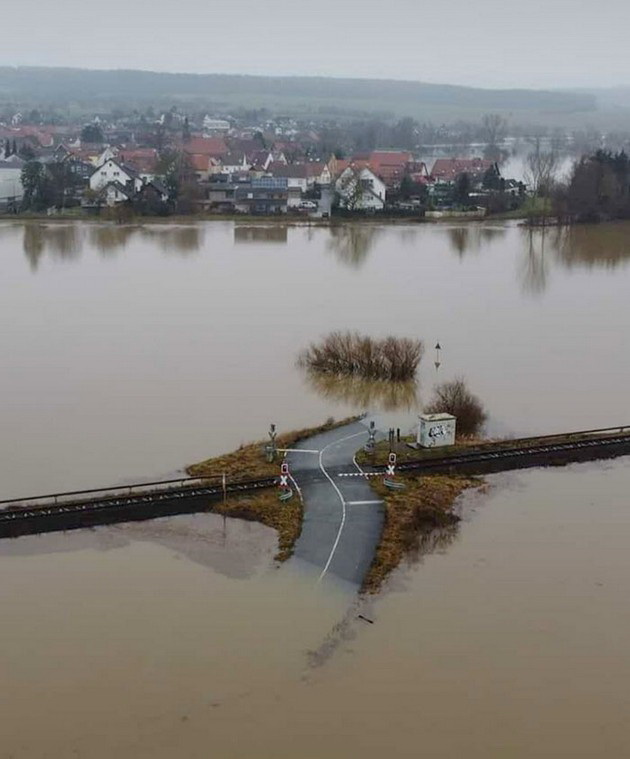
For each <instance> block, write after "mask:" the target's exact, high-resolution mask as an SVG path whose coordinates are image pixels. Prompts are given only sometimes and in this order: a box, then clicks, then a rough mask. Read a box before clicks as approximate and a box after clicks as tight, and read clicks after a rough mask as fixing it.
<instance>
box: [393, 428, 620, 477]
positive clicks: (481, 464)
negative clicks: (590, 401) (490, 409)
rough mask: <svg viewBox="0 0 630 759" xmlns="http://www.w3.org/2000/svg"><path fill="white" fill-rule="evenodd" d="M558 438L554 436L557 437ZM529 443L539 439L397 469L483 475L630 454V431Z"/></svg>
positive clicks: (415, 463) (411, 464)
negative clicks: (479, 473)
mask: <svg viewBox="0 0 630 759" xmlns="http://www.w3.org/2000/svg"><path fill="white" fill-rule="evenodd" d="M558 437H559V436H554V438H558ZM539 439H540V438H539ZM527 440H535V438H533V439H527V438H526V439H524V441H521V445H516V446H510V447H494V448H488V449H484V450H474V451H469V452H462V453H459V454H455V455H452V454H451V455H447V456H443V457H439V458H430V459H427V458H425V459H416V460H411V461H405V462H402V463H400V464H398V466H397V470H398V471H401V472H406V471H424V472H435V473H438V472H452V471H453V470H454V469H461V470H465V471H466V472H470V471H471V470H473V469H478V470H479V471H480V472H483V471H505V470H508V469H521V468H526V467H529V466H541V465H543V466H544V465H553V464H557V463H570V462H571V461H587V460H594V459H598V458H611V457H614V456H622V455H627V454H630V432H628V433H621V434H618V435H607V436H602V437H593V438H583V439H580V440H566V441H564V442H562V441H560V440H557V441H556V442H551V441H550V442H547V443H538V444H537V443H532V442H530V443H527V442H525V441H527Z"/></svg>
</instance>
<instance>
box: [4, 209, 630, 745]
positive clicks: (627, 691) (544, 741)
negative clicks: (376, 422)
mask: <svg viewBox="0 0 630 759" xmlns="http://www.w3.org/2000/svg"><path fill="white" fill-rule="evenodd" d="M629 232H630V226H628V225H623V224H619V225H609V226H601V227H582V228H579V229H574V230H571V231H569V232H566V231H563V232H559V231H557V230H546V231H545V232H544V233H543V232H542V231H540V230H538V231H535V232H534V233H533V234H530V233H529V232H527V231H525V230H523V229H520V228H518V227H517V226H516V225H511V224H509V225H499V224H495V225H487V226H486V225H484V226H479V225H470V226H459V225H445V226H421V227H420V226H419V227H415V226H400V227H399V226H391V227H385V226H367V225H363V226H358V225H354V226H353V225H349V226H342V227H338V228H333V229H326V228H310V229H309V228H305V227H267V226H265V225H255V224H254V225H238V226H236V227H235V226H234V225H232V224H228V223H226V224H222V223H221V224H218V223H217V224H200V225H196V226H166V225H165V226H160V225H150V226H146V227H116V226H98V225H83V226H81V225H70V224H67V225H66V224H63V225H57V224H50V225H40V224H27V225H22V224H6V225H2V226H0V251H1V252H0V295H1V297H0V310H1V313H2V319H1V320H0V325H1V326H0V355H2V356H3V358H4V361H3V368H2V372H1V373H0V392H1V397H2V398H3V399H4V402H3V404H2V407H1V408H0V423H1V424H2V430H3V435H2V439H1V440H0V483H2V495H3V496H4V497H10V496H11V495H20V494H24V493H25V492H26V493H37V492H48V491H51V490H55V489H57V488H73V487H81V486H86V487H87V486H95V485H99V484H112V483H113V482H120V481H131V480H141V479H143V478H147V477H153V476H155V475H160V474H168V473H170V472H172V471H173V470H175V469H177V468H178V467H181V466H183V465H184V464H186V463H189V462H191V461H194V460H196V459H200V458H203V457H205V456H207V455H211V454H213V453H217V452H220V451H222V450H227V449H229V448H231V447H233V446H235V445H237V444H238V443H239V442H241V441H246V440H249V439H252V438H255V437H263V436H264V434H265V431H266V429H267V426H268V424H269V422H271V421H274V422H276V423H277V424H278V426H279V427H280V428H281V429H288V428H293V427H297V426H303V425H307V424H316V423H318V422H320V421H321V420H322V419H323V418H326V417H327V416H330V415H333V416H335V417H341V416H343V415H345V414H348V413H350V412H353V411H356V410H362V407H363V406H364V405H365V404H368V403H369V404H373V405H374V406H376V407H379V406H380V408H382V409H383V411H384V412H386V413H387V414H391V413H392V409H393V408H394V407H398V411H397V412H395V413H396V414H398V415H399V418H400V419H404V420H405V423H406V424H407V425H408V426H409V427H411V425H412V423H413V414H414V407H415V405H416V404H417V403H419V402H422V401H423V400H426V399H427V398H428V397H430V395H431V390H432V387H433V385H434V383H435V381H436V379H437V380H441V379H447V378H450V377H453V376H456V375H458V374H465V375H466V377H467V379H468V381H469V383H470V385H471V387H472V388H473V389H474V391H475V392H477V393H478V394H479V395H480V397H481V398H482V399H484V401H485V402H486V404H487V406H488V408H489V410H490V412H491V429H492V430H494V431H495V432H497V433H502V434H505V433H515V434H524V433H529V432H541V433H542V432H552V431H558V430H566V429H585V428H590V427H603V426H608V425H618V424H621V423H628V421H630V420H628V419H627V418H624V413H625V411H624V409H625V408H626V405H627V404H626V398H627V387H628V379H629V376H630V371H629V370H630V356H629V354H628V350H627V340H626V333H627V327H628V316H627V294H628V292H630V267H629V266H628V263H629V262H630V245H629V244H628V240H629V239H630V237H629V235H628V233H629ZM344 328H352V329H358V330H361V331H365V332H369V333H372V334H377V335H381V334H387V333H389V332H392V333H395V334H408V335H410V336H417V337H420V338H422V339H424V340H425V342H426V345H427V353H426V356H425V359H424V363H423V368H422V371H421V374H420V378H419V388H418V399H417V400H416V401H414V400H413V398H412V399H410V398H409V393H408V388H407V389H406V390H405V391H404V392H402V391H401V393H400V394H399V395H397V396H396V397H392V395H391V394H389V395H388V394H383V395H381V394H380V393H379V392H377V391H372V390H370V389H369V388H365V387H364V386H359V387H358V388H354V387H352V386H347V387H344V388H343V389H340V390H336V389H334V388H330V387H328V386H325V385H324V386H322V385H321V384H318V383H314V382H313V381H312V378H309V377H307V376H304V375H303V374H302V373H301V370H299V369H298V368H297V367H296V366H295V357H296V355H297V353H298V352H299V350H301V349H302V348H303V347H304V346H305V344H306V343H308V342H309V341H310V340H315V339H317V338H319V337H320V336H321V335H322V334H324V333H326V332H327V331H329V330H331V329H344ZM437 340H439V341H440V343H441V345H442V348H443V350H442V355H441V361H442V366H441V367H440V369H439V373H436V370H435V368H434V367H433V363H432V362H433V360H434V356H433V351H432V347H433V345H434V344H435V342H436V341H437ZM388 418H389V417H388ZM401 423H402V422H401ZM488 483H489V489H488V492H486V493H480V492H476V493H474V494H469V495H468V496H466V497H465V498H464V499H463V500H462V502H461V504H460V508H461V510H462V515H463V517H464V519H463V522H462V523H461V524H460V526H459V528H458V530H457V531H456V532H450V533H445V534H438V535H434V536H432V538H431V539H430V540H427V541H425V545H423V546H422V549H421V551H420V552H419V554H418V555H417V556H415V557H414V558H413V559H412V560H411V561H410V562H409V564H408V565H406V566H404V567H401V568H400V570H399V571H397V572H396V573H395V574H394V576H393V577H392V578H391V581H390V582H389V583H388V586H387V588H386V591H385V592H384V593H382V594H381V595H380V596H379V597H377V598H376V599H373V600H369V601H357V600H356V598H355V597H354V595H353V593H352V592H351V590H349V589H347V588H345V587H342V586H336V585H327V586H317V587H316V586H314V585H313V584H312V581H311V579H310V578H308V577H305V576H302V575H300V574H299V573H298V572H296V571H294V570H293V568H292V565H291V564H289V565H285V566H283V567H281V568H278V567H276V566H275V564H274V563H273V560H272V557H273V554H274V552H275V539H274V534H273V532H272V531H270V530H269V529H267V528H264V527H262V526H260V525H255V524H246V523H242V522H239V521H236V520H223V519H221V518H220V517H217V516H213V515H197V516H182V517H173V518H169V519H163V520H155V521H153V522H149V523H143V524H130V525H122V526H116V527H103V528H96V529H94V530H85V531H76V532H73V533H67V534H59V535H47V536H31V537H24V538H19V539H16V540H10V541H8V540H7V541H0V576H1V577H2V583H0V608H1V609H2V625H1V626H0V682H1V684H2V688H1V690H0V694H1V695H0V757H2V759H5V757H15V758H16V759H17V758H19V759H21V758H22V757H25V758H26V757H27V758H28V759H31V757H36V758H39V757H54V758H56V757H72V756H78V757H90V758H91V757H94V758H95V759H101V757H103V758H105V757H111V756H118V757H125V758H126V757H133V758H134V759H136V758H143V757H157V758H158V759H160V758H161V757H165V758H166V757H186V759H188V757H191V758H193V757H207V756H217V757H222V758H223V757H226V758H228V759H231V758H232V757H233V758H234V759H241V758H242V757H250V756H251V757H262V758H263V759H265V758H266V757H269V759H271V757H274V758H277V759H284V758H285V757H286V759H289V757H295V756H299V757H304V758H306V759H311V757H312V758H313V759H316V758H317V759H320V758H321V757H332V758H333V759H336V758H337V757H339V758H340V759H341V758H342V757H343V758H345V757H349V756H359V755H361V756H365V757H367V759H371V757H374V758H376V757H379V758H380V757H382V756H384V755H385V756H401V757H407V756H409V757H413V756H429V757H448V759H451V758H453V759H454V758H455V757H460V756H463V755H466V756H469V757H472V758H473V759H477V757H478V758H479V759H482V758H483V759H487V758H488V757H497V758H499V757H501V758H503V757H517V758H518V757H523V758H525V757H534V756H536V757H538V756H541V757H542V756H549V757H562V756H567V757H569V756H570V757H593V756H606V757H622V756H627V755H629V754H630V731H629V730H628V728H627V713H628V708H629V707H630V703H629V702H630V644H629V643H628V641H629V640H630V611H629V608H628V604H627V595H628V579H627V578H628V577H629V576H630V551H629V550H628V546H629V544H630V510H629V507H628V501H627V493H628V490H629V486H630V474H629V472H628V463H627V459H619V460H617V461H614V462H606V463H595V464H583V465H575V466H571V467H567V468H562V469H554V470H532V471H527V472H519V473H518V474H506V475H496V476H492V477H489V478H488ZM358 614H362V615H363V616H365V617H367V618H368V619H370V620H372V621H373V624H369V623H368V622H366V621H364V620H362V619H360V618H358Z"/></svg>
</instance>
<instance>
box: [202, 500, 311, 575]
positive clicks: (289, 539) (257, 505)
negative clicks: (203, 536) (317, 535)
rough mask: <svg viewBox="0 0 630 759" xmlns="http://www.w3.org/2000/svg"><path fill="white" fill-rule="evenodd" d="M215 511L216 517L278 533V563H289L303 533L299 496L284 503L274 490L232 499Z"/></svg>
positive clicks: (217, 507)
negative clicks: (265, 526) (262, 527)
mask: <svg viewBox="0 0 630 759" xmlns="http://www.w3.org/2000/svg"><path fill="white" fill-rule="evenodd" d="M211 508H212V511H213V512H214V513H216V514H223V515H225V516H228V517H233V518H236V519H246V520H248V521H250V522H260V523H261V524H264V525H267V527H273V528H274V530H276V531H277V533H278V553H277V554H276V556H275V559H276V561H286V560H287V559H288V558H289V557H290V556H291V554H292V553H293V547H294V546H295V541H296V540H297V539H298V538H299V537H300V532H301V531H302V515H303V511H302V502H301V501H300V499H299V498H298V496H297V493H296V494H295V495H294V496H293V498H292V499H291V500H290V501H287V502H286V503H281V502H280V501H279V500H278V492H277V490H276V489H275V488H274V489H273V490H271V489H270V490H267V491H266V492H264V493H258V494H257V495H255V496H240V497H238V498H229V499H228V500H227V502H226V503H225V504H223V503H217V504H213V505H212V507H211Z"/></svg>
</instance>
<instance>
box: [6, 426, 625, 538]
mask: <svg viewBox="0 0 630 759" xmlns="http://www.w3.org/2000/svg"><path fill="white" fill-rule="evenodd" d="M613 429H614V430H615V431H616V432H615V434H611V432H610V430H586V431H584V432H580V433H571V434H569V435H565V436H561V435H553V436H547V437H543V438H540V437H539V438H523V439H520V440H513V441H510V442H511V444H508V443H503V444H501V443H499V444H496V445H494V446H493V445H487V446H485V447H483V448H481V449H475V450H471V451H460V452H459V453H455V454H447V455H444V456H439V457H434V458H426V457H425V458H419V459H415V460H409V461H404V462H400V463H399V464H398V465H397V467H396V469H397V471H398V472H401V473H404V472H418V473H422V472H425V473H427V474H440V473H458V472H461V473H466V474H484V473H491V472H500V471H507V470H510V469H524V468H527V467H534V466H552V465H561V464H567V463H571V462H577V461H592V460H595V459H604V458H612V457H615V456H623V455H630V428H629V427H617V428H613ZM577 435H579V436H580V437H579V439H571V438H572V437H573V438H575V437H576V436H577ZM589 435H591V436H590V437H589ZM334 474H337V475H339V474H343V473H341V472H334ZM366 474H367V475H371V476H379V475H381V474H382V475H384V474H385V468H373V469H372V471H368V472H367V473H366ZM346 476H347V475H346ZM353 476H360V475H357V474H356V473H353ZM278 481H279V480H278V478H276V477H266V478H262V479H257V480H240V481H236V482H228V483H226V484H225V487H224V485H223V482H222V480H221V477H220V476H219V477H208V478H203V479H201V478H187V479H180V480H165V481H160V482H153V483H145V484H138V485H128V486H119V487H116V488H109V489H97V490H86V491H73V492H70V493H57V494H50V495H46V496H36V497H34V498H26V499H11V500H5V501H0V538H1V537H12V536H16V535H21V534H29V533H37V532H48V531H54V530H63V529H75V528H78V527H87V526H92V525H96V524H112V523H116V522H124V521H132V520H140V519H151V518H155V517H158V516H168V515H173V514H181V513H193V512H199V511H204V510H206V509H207V507H208V505H209V503H211V502H216V501H219V500H221V499H222V498H223V497H224V495H239V494H245V493H251V492H256V491H259V490H263V489H265V488H271V487H274V486H275V485H277V484H278ZM148 487H153V488H154V489H150V490H147V488H148ZM156 487H157V488H158V489H155V488H156ZM134 490H135V491H136V492H134ZM113 491H122V492H118V493H116V494H113ZM60 499H61V500H60ZM42 501H47V502H46V503H41V502H42ZM50 501H52V502H50Z"/></svg>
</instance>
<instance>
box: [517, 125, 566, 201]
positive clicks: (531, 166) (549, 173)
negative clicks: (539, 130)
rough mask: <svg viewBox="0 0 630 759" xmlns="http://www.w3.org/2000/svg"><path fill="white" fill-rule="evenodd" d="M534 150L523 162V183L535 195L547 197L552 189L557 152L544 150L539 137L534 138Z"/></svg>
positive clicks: (556, 165) (557, 163)
mask: <svg viewBox="0 0 630 759" xmlns="http://www.w3.org/2000/svg"><path fill="white" fill-rule="evenodd" d="M533 145H534V149H533V150H532V152H531V153H529V155H528V156H527V159H526V161H525V166H526V170H525V182H526V183H527V184H528V185H529V187H530V189H532V190H533V192H534V194H535V195H539V196H541V195H549V194H550V192H551V189H552V187H553V184H554V181H555V178H556V173H557V171H558V166H559V164H560V158H559V156H558V153H557V151H555V150H553V149H550V150H544V148H543V145H542V141H541V139H540V137H536V138H534V141H533Z"/></svg>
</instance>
